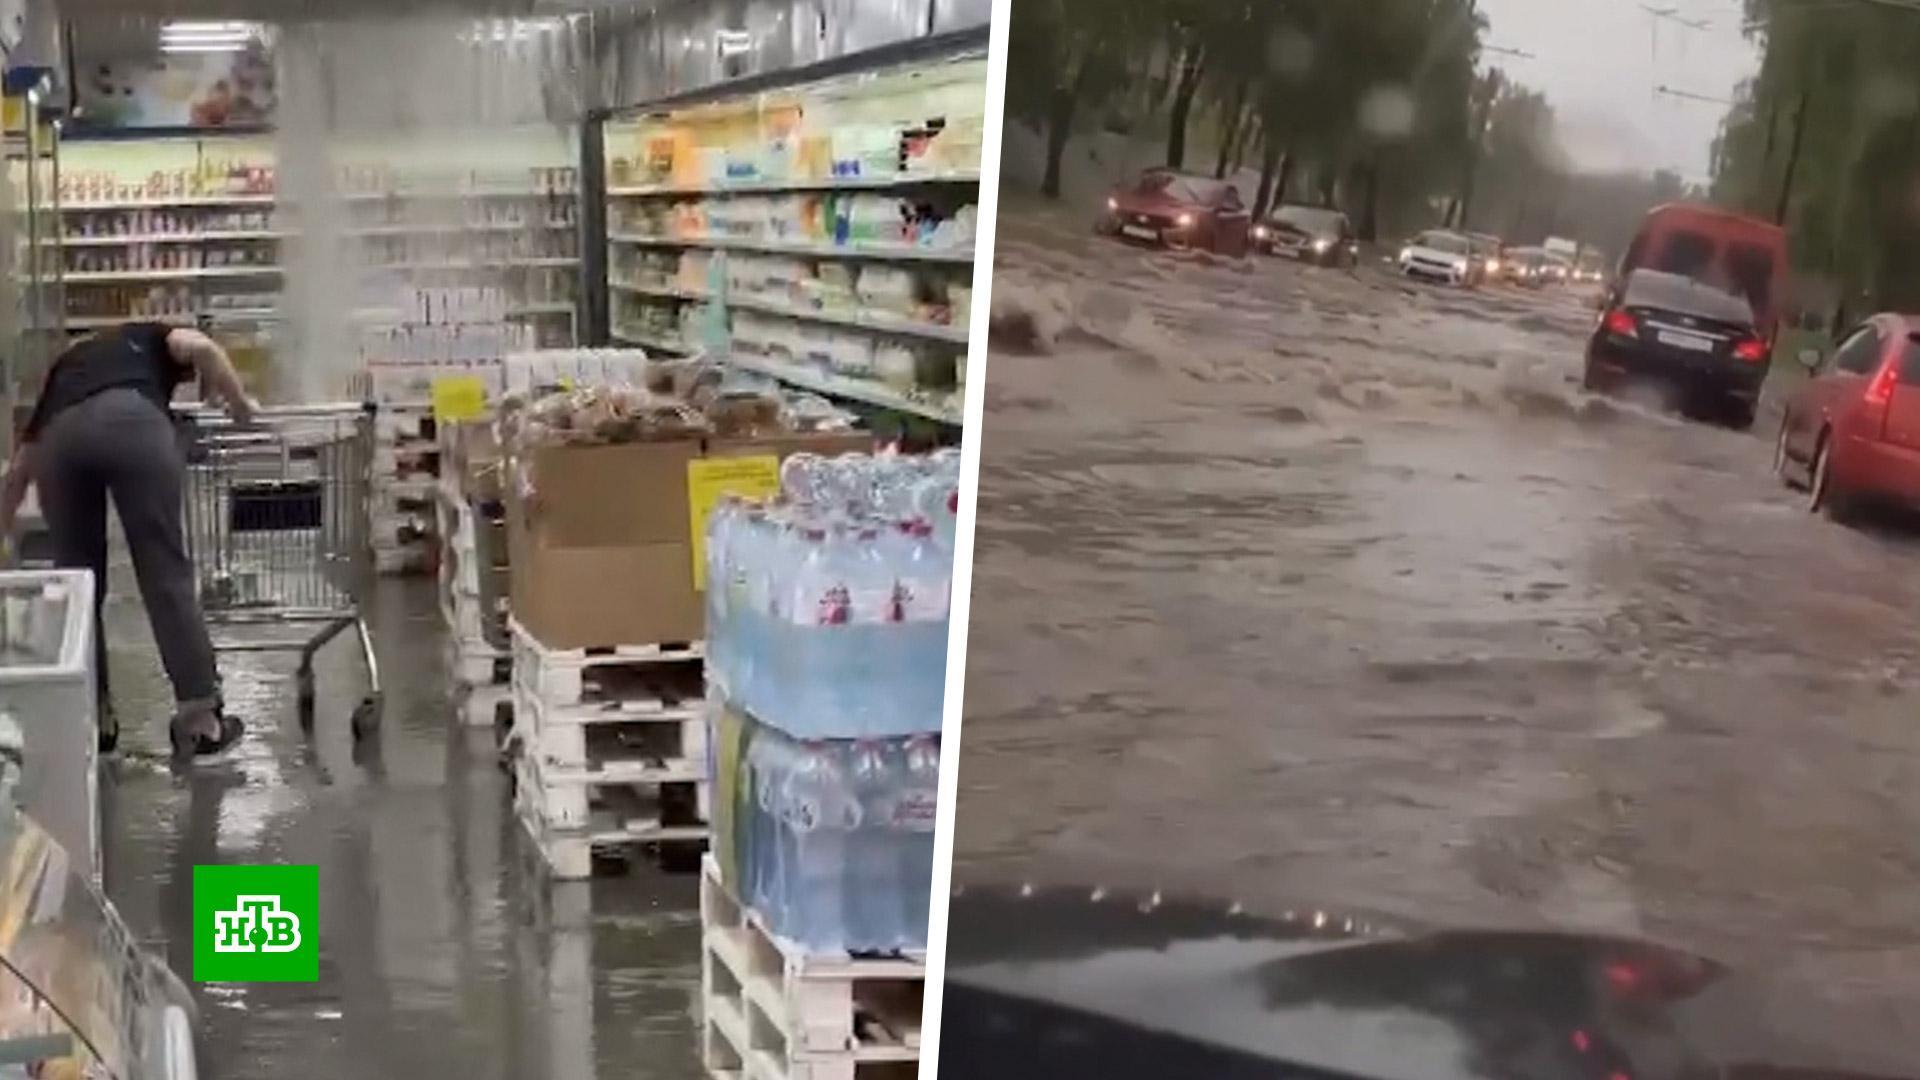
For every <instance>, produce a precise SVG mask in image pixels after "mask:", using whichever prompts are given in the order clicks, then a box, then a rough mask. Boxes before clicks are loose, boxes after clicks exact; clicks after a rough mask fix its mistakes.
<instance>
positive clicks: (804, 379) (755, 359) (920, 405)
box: [726, 352, 963, 427]
mask: <svg viewBox="0 0 1920 1080" xmlns="http://www.w3.org/2000/svg"><path fill="white" fill-rule="evenodd" d="M726 362H727V363H729V364H732V365H733V366H735V367H737V368H740V369H741V370H743V371H752V372H757V373H759V374H761V375H765V376H768V377H769V378H774V379H778V380H780V381H781V382H783V383H786V384H788V385H790V386H797V387H799V388H801V389H803V390H812V391H813V392H814V393H816V394H824V395H826V396H827V397H833V398H840V399H842V400H844V401H858V402H861V403H862V404H866V405H873V406H877V407H879V408H882V409H890V410H892V411H894V412H902V413H911V414H912V415H914V416H920V417H925V418H926V419H928V420H934V421H937V422H939V423H942V424H948V425H951V426H953V427H959V426H960V425H961V423H962V422H963V417H962V415H961V411H960V403H959V401H958V400H957V399H956V398H955V397H953V396H952V395H943V396H944V397H945V398H946V400H944V401H943V400H938V399H930V400H925V401H921V400H916V399H914V398H911V397H908V396H907V395H905V394H902V393H901V392H900V391H898V390H895V389H893V388H892V387H889V386H883V385H881V384H880V383H876V382H869V381H867V380H865V379H850V378H848V377H846V376H844V375H832V374H829V373H827V372H824V371H821V370H820V369H818V368H814V367H809V366H807V365H805V364H796V363H793V362H792V361H789V360H776V359H774V358H773V357H769V356H754V355H753V354H751V353H740V352H736V353H731V354H729V355H728V356H727V357H726Z"/></svg>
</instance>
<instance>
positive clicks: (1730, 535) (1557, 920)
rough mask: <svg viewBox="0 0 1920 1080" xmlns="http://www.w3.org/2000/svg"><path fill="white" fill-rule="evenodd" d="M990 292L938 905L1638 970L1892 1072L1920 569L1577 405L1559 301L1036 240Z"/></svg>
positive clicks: (1667, 419) (1908, 837)
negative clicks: (1645, 941)
mask: <svg viewBox="0 0 1920 1080" xmlns="http://www.w3.org/2000/svg"><path fill="white" fill-rule="evenodd" d="M1373 259H1374V260H1377V255H1375V256H1374V257H1373ZM994 294H995V299H996V308H997V309H998V310H996V320H995V323H996V331H995V347H994V350H993V356H992V361H991V366H990V367H989V368H988V371H989V378H990V383H989V389H988V393H987V413H986V418H985V426H984V429H983V439H984V441H983V443H982V447H983V450H982V467H981V475H980V500H979V526H978V534H977V536H978V546H977V548H976V557H975V571H974V589H973V603H972V615H971V631H970V634H969V653H968V662H969V671H968V680H967V696H966V713H965V728H964V740H963V741H964V749H963V756H962V764H961V771H960V775H961V781H960V783H961V787H960V802H959V810H958V823H959V824H958V836H957V841H956V858H957V865H956V875H957V876H960V877H991V876H996V875H998V876H1007V875H1016V874H1020V875H1025V874H1042V875H1044V876H1048V877H1067V878H1074V879H1078V880H1081V881H1086V880H1092V881H1096V882H1101V883H1108V884H1119V885H1128V886H1142V887H1163V888H1172V889H1179V890H1186V891H1198V892H1202V893H1206V894H1210V895H1214V896H1218V897H1221V898H1237V899H1239V900H1241V901H1243V902H1246V903H1248V904H1249V905H1250V906H1253V907H1255V908H1269V909H1277V908H1279V907H1282V906H1291V905H1292V904H1295V903H1312V902H1321V903H1327V904H1331V905H1336V906H1340V907H1344V908H1348V909H1354V908H1358V909H1361V910H1370V911H1374V912H1379V913H1384V914H1389V915H1397V916H1401V917H1403V918H1415V919H1418V920H1422V921H1427V922H1432V923H1438V924H1443V925H1492V926H1508V927H1514V926H1518V927H1568V928H1581V929H1596V930H1601V931H1606V932H1617V933H1625V934H1632V935H1637V936H1644V937H1651V938H1654V939H1658V940H1661V941H1666V942H1669V943H1674V944H1679V945H1682V946H1685V947H1689V948H1692V949H1695V950H1698V951H1702V952H1705V953H1706V954H1708V955H1711V956H1714V957H1716V958H1719V959H1722V960H1725V961H1727V962H1730V963H1732V964H1733V965H1735V966H1736V967H1738V968H1745V969H1758V970H1762V971H1765V972H1768V973H1769V974H1771V975H1773V976H1775V977H1777V978H1779V979H1781V980H1784V983H1785V984H1786V985H1789V986H1791V988H1792V993H1791V994H1790V995H1789V996H1787V997H1783V999H1782V1000H1781V1001H1778V1002H1773V1003H1770V1004H1769V1005H1768V1006H1767V1007H1766V1008H1767V1009H1768V1010H1769V1011H1767V1012H1765V1013H1763V1017H1764V1019H1763V1021H1762V1023H1761V1024H1760V1025H1759V1026H1760V1027H1762V1028H1765V1029H1768V1031H1769V1037H1778V1038H1780V1039H1784V1040H1787V1041H1788V1042H1789V1043H1791V1041H1792V1040H1793V1039H1795V1038H1799V1037H1801V1036H1802V1035H1805V1037H1806V1038H1809V1039H1813V1040H1816V1041H1819V1042H1823V1043H1827V1042H1833V1041H1836V1040H1838V1041H1847V1042H1853V1041H1857V1042H1858V1043H1859V1044H1860V1045H1861V1046H1863V1047H1870V1048H1873V1049H1872V1051H1871V1052H1872V1053H1884V1054H1885V1055H1886V1057H1885V1059H1884V1060H1886V1061H1891V1062H1896V1063H1899V1062H1910V1061H1911V1060H1913V1058H1914V1055H1915V1048H1916V1046H1920V992H1916V991H1920V977H1917V976H1916V975H1915V973H1916V972H1920V924H1916V923H1915V921H1914V919H1913V915H1912V911H1913V897H1914V896H1916V895H1920V835H1916V831H1915V828H1914V823H1915V821H1916V820H1920V754H1916V751H1920V725H1916V724H1915V722H1914V715H1915V714H1914V706H1913V703H1914V701H1915V699H1916V692H1917V691H1920V620H1917V619H1916V618H1915V615H1914V613H1915V611H1916V610H1920V530H1915V529H1914V528H1913V527H1912V526H1911V524H1907V523H1900V522H1887V523H1877V524H1875V525H1873V526H1871V527H1868V528H1863V529H1849V528H1842V527H1840V526H1838V525H1835V524H1833V523H1831V522H1829V521H1826V520H1824V519H1822V518H1818V517H1813V516H1810V515H1809V514H1807V513H1806V512H1805V511H1804V509H1803V504H1802V502H1801V500H1802V498H1803V496H1801V495H1800V494H1798V493H1796V492H1792V491H1789V490H1787V489H1786V488H1784V487H1783V486H1782V485H1780V484H1779V483H1778V482H1777V481H1776V480H1775V479H1774V478H1773V477H1772V476H1771V473H1770V458H1771V442H1770V440H1771V437H1772V435H1773V432H1774V425H1775V424H1777V415H1778V414H1777V413H1776V412H1772V411H1771V410H1767V411H1763V413H1762V417H1761V420H1760V422H1759V423H1758V424H1757V425H1756V427H1755V430H1754V432H1753V433H1751V434H1745V433H1737V432H1733V431H1730V430H1726V429H1724V428H1718V427H1711V426H1706V425H1702V424H1697V423H1690V422H1685V421H1682V420H1679V419H1677V418H1674V417H1672V416H1669V415H1666V414H1665V413H1663V412H1661V411H1660V410H1659V409H1658V408H1656V407H1653V406H1652V405H1651V404H1649V405H1646V406H1642V405H1636V404H1619V403H1613V402H1608V401H1600V400H1595V399H1592V398H1589V397H1587V396H1586V395H1584V394H1582V393H1580V392H1579V390H1578V388H1577V381H1578V373H1579V362H1580V350H1581V347H1582V344H1583V340H1584V336H1585V334H1586V333H1587V332H1588V330H1589V329H1590V327H1591V326H1592V321H1593V317H1594V316H1593V312H1592V309H1591V308H1590V307H1586V306H1584V305H1583V300H1586V299H1588V298H1587V297H1584V296H1581V295H1576V294H1574V293H1572V292H1567V291H1560V290H1549V291H1546V292H1540V293H1530V292H1524V291H1521V290H1517V289H1509V288H1504V287H1501V288H1489V289H1486V290H1482V291H1478V292H1463V291H1459V290H1444V289H1436V288H1430V287H1424V286H1411V285H1407V284H1405V283H1403V282H1401V281H1399V280H1398V279H1396V278H1395V277H1393V276H1392V275H1391V274H1390V272H1389V271H1388V269H1387V268H1385V267H1383V266H1380V265H1378V263H1377V261H1370V262H1369V264H1368V265H1366V266H1363V267H1362V268H1361V269H1360V270H1359V271H1358V272H1356V273H1351V274H1350V273H1346V272H1338V271H1319V270H1313V269H1306V268H1302V267H1299V266H1296V265H1293V264H1291V263H1281V262H1278V261H1275V260H1266V259H1262V260H1258V261H1256V262H1252V263H1237V262H1235V261H1232V260H1216V259H1211V258H1207V257H1196V258H1179V257H1174V256H1171V255H1167V254H1156V253H1150V252H1146V251H1143V250H1140V249H1130V248H1127V247H1124V246H1121V245H1119V244H1117V243H1114V242H1111V241H1105V240H1099V239H1096V238H1094V237H1092V236H1091V235H1089V232H1088V229H1087V215H1086V214H1083V213H1076V212H1071V211H1056V210H1053V209H1044V210H1043V209H1039V208H1036V207H1034V206H1031V205H1026V206H1022V205H1021V204H1020V203H1018V202H1011V205H1010V206H1008V207H1003V210H1002V218H1001V224H1000V227H999V239H998V263H997V269H996V274H995V282H994Z"/></svg>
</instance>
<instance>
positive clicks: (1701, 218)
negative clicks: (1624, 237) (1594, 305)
mask: <svg viewBox="0 0 1920 1080" xmlns="http://www.w3.org/2000/svg"><path fill="white" fill-rule="evenodd" d="M1642 269H1645V270H1658V271H1660V272H1661V273H1664V274H1677V275H1679V276H1680V277H1684V278H1691V279H1693V280H1694V281H1698V282H1701V283H1703V284H1706V285H1711V286H1714V287H1716V288H1719V289H1721V290H1723V291H1726V292H1730V293H1734V294H1735V295H1738V296H1740V297H1742V298H1744V299H1745V300H1746V301H1747V304H1748V306H1749V307H1751V308H1752V309H1753V316H1754V323H1755V328H1756V329H1757V330H1759V332H1760V336H1761V338H1762V339H1763V340H1765V342H1766V344H1767V348H1768V351H1769V352H1771V351H1772V348H1773V343H1774V340H1775V339H1776V338H1777V337H1778V335H1779V331H1780V309H1781V307H1782V306H1783V304H1784V303H1785V300H1786V291H1787V233H1786V230H1784V229H1782V228H1781V227H1780V226H1778V225H1775V224H1773V223H1771V222H1768V221H1762V220H1760V219H1759V218H1750V217H1747V216H1745V215H1742V214H1735V213H1732V212H1730V211H1727V210H1722V209H1720V208H1718V207H1714V206H1702V205H1699V204H1695V203H1669V204H1668V205H1666V206H1659V207H1655V208H1654V209H1653V210H1651V211H1649V212H1648V213H1647V217H1646V220H1644V221H1642V222H1641V223H1640V231H1639V232H1638V233H1636V234H1634V237H1633V243H1632V244H1630V245H1628V246H1627V251H1626V254H1625V255H1623V256H1621V259H1620V270H1619V272H1618V273H1616V274H1615V275H1614V279H1613V282H1614V283H1613V285H1612V287H1611V290H1610V295H1609V296H1608V298H1607V301H1608V302H1607V305H1606V307H1607V310H1612V309H1614V308H1616V307H1618V306H1619V304H1620V297H1619V296H1618V295H1617V292H1618V290H1619V289H1620V288H1621V284H1622V283H1623V282H1625V281H1626V280H1627V278H1628V276H1629V275H1631V274H1632V273H1633V272H1634V271H1635V270H1642Z"/></svg>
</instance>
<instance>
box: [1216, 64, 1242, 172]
mask: <svg viewBox="0 0 1920 1080" xmlns="http://www.w3.org/2000/svg"><path fill="white" fill-rule="evenodd" d="M1246 101H1247V84H1246V82H1245V81H1242V82H1241V83H1240V85H1239V86H1236V87H1234V88H1233V104H1231V105H1229V106H1227V111H1226V112H1224V113H1222V114H1221V115H1220V157H1219V159H1218V160H1217V161H1215V162H1214V165H1213V178H1214V179H1215V180H1224V179H1226V177H1227V166H1228V165H1231V164H1232V163H1233V152H1234V150H1235V149H1236V147H1235V144H1236V143H1238V142H1239V141H1240V128H1241V127H1242V123H1241V121H1242V119H1243V117H1242V115H1241V114H1242V113H1243V112H1244V111H1245V110H1246Z"/></svg>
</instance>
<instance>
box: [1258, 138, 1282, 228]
mask: <svg viewBox="0 0 1920 1080" xmlns="http://www.w3.org/2000/svg"><path fill="white" fill-rule="evenodd" d="M1285 156H1286V153H1285V150H1284V148H1283V147H1282V146H1281V145H1280V140H1279V139H1276V138H1274V137H1273V135H1272V134H1271V133H1269V134H1268V135H1267V138H1266V139H1265V140H1264V141H1263V142H1262V143H1261V146H1260V186H1259V187H1258V188H1255V189H1254V193H1253V220H1255V221H1265V220H1267V211H1268V210H1271V209H1273V206H1274V201H1275V200H1274V197H1273V195H1274V184H1273V182H1274V180H1275V179H1276V178H1277V176H1278V174H1279V172H1280V159H1281V158H1283V157H1285ZM1285 194H1286V193H1285V192H1281V195H1282V196H1283V197H1284V196H1285Z"/></svg>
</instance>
